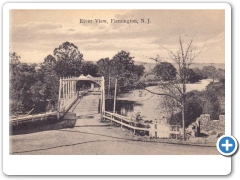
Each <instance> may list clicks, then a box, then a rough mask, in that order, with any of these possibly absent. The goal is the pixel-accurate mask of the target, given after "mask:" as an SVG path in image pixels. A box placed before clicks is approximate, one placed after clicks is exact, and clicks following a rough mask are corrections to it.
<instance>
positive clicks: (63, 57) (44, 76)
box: [9, 42, 144, 115]
mask: <svg viewBox="0 0 240 180" xmlns="http://www.w3.org/2000/svg"><path fill="white" fill-rule="evenodd" d="M9 58H10V114H11V115H18V114H21V113H23V114H26V113H28V112H29V111H30V110H32V109H33V108H34V111H32V113H40V112H45V111H50V110H56V107H57V101H58V89H59V79H60V77H68V76H77V77H78V76H80V75H81V74H83V75H85V76H86V75H88V74H90V75H91V76H94V77H99V76H104V77H105V83H106V85H105V88H106V90H108V89H110V91H111V92H112V91H113V89H114V85H115V79H116V78H117V79H118V92H122V91H128V90H130V89H132V88H133V87H135V86H136V84H137V83H138V81H139V79H140V77H141V76H142V75H143V74H144V66H142V65H135V64H134V60H133V59H134V58H133V57H131V56H130V53H129V52H126V51H120V52H118V53H117V54H116V55H114V56H113V57H112V59H109V58H102V59H100V60H99V61H97V63H93V62H91V61H85V60H84V59H83V54H82V53H80V51H79V50H78V47H77V46H76V45H74V44H73V43H70V42H64V43H62V44H61V45H60V46H59V47H57V48H55V49H54V51H53V54H52V55H48V56H46V57H45V58H44V60H43V62H42V63H40V64H35V63H34V64H27V63H21V62H20V59H21V57H20V56H19V55H17V53H16V52H12V53H10V55H9ZM109 84H110V88H108V86H109ZM87 85H89V82H78V83H77V88H78V90H79V89H80V88H81V87H82V86H85V87H86V86H87ZM111 92H109V93H111Z"/></svg>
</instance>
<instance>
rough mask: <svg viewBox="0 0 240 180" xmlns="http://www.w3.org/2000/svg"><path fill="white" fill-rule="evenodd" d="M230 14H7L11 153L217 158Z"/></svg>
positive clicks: (166, 11) (154, 11) (124, 11)
mask: <svg viewBox="0 0 240 180" xmlns="http://www.w3.org/2000/svg"><path fill="white" fill-rule="evenodd" d="M225 22H226V21H225V9H189V8H188V9H121V10H119V9H105V10H104V9H55V10H54V9H29V8H28V9H10V10H9V85H10V86H9V103H10V104H9V109H10V110H9V154H10V155H12V156H14V155H219V152H218V150H217V148H216V143H217V140H218V138H219V137H221V136H222V135H224V134H225V62H226V61H231V59H225V57H226V56H225V53H226V52H225V33H226V32H225V26H226V25H225Z"/></svg>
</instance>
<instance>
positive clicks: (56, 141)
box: [10, 97, 218, 155]
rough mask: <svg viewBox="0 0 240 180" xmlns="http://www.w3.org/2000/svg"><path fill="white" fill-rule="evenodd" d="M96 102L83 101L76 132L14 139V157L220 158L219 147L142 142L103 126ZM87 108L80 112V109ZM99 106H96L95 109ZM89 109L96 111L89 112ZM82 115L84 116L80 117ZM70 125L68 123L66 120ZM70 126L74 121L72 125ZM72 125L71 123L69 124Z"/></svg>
mask: <svg viewBox="0 0 240 180" xmlns="http://www.w3.org/2000/svg"><path fill="white" fill-rule="evenodd" d="M95 101H96V99H94V98H93V97H88V99H87V98H86V99H85V98H83V99H82V100H81V102H80V103H79V104H80V105H81V106H76V107H74V109H73V110H72V111H74V112H75V111H77V112H78V113H77V117H78V119H77V121H76V122H74V127H73V128H62V127H61V128H60V129H57V128H55V130H49V129H48V130H47V131H42V132H35V133H29V134H20V135H11V136H10V154H37V155H97V154H101V155H165V154H166V155H178V154H179V155H180V154H189V155H192V154H196V155H198V154H210V155H212V154H218V151H217V149H216V148H215V147H199V146H187V145H175V144H166V143H157V142H145V141H138V140H137V137H134V136H133V134H131V133H129V132H127V131H126V130H124V129H121V128H118V127H113V126H109V125H108V124H107V123H101V122H100V115H99V114H98V112H97V107H94V108H93V106H92V105H93V104H96V102H95ZM83 104H84V108H82V109H79V108H80V107H83ZM95 106H96V105H95ZM89 109H94V111H91V112H89V111H90V110H89ZM79 112H82V113H79ZM66 121H68V120H66ZM69 122H70V121H69ZM66 123H68V122H66Z"/></svg>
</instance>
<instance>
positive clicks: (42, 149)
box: [11, 140, 108, 154]
mask: <svg viewBox="0 0 240 180" xmlns="http://www.w3.org/2000/svg"><path fill="white" fill-rule="evenodd" d="M102 141H108V140H95V141H86V142H80V143H74V144H65V145H60V146H54V147H48V148H41V149H34V150H28V151H19V152H12V153H11V154H19V153H29V152H35V151H44V150H50V149H56V148H61V147H67V146H76V145H81V144H87V143H94V142H102Z"/></svg>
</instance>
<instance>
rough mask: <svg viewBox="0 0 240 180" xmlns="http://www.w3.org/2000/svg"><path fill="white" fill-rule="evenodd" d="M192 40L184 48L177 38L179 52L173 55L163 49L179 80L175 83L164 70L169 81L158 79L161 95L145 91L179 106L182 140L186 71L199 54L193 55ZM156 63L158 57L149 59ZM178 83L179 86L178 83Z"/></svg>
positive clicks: (158, 60) (180, 40)
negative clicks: (174, 101)
mask: <svg viewBox="0 0 240 180" xmlns="http://www.w3.org/2000/svg"><path fill="white" fill-rule="evenodd" d="M192 43H193V39H191V41H190V43H189V44H188V45H187V46H186V48H184V45H183V40H182V39H181V37H179V46H180V47H179V51H177V52H176V53H174V52H173V51H171V50H169V49H167V48H164V49H166V50H167V51H168V53H169V57H170V59H171V60H172V61H173V62H174V63H176V64H177V69H178V70H177V72H176V73H177V78H176V79H179V80H178V81H176V79H172V80H171V78H170V77H171V76H170V75H169V73H168V71H167V70H165V73H166V74H167V75H169V79H170V80H169V81H168V83H165V82H163V80H162V79H161V78H159V81H160V88H161V89H162V92H161V93H156V92H152V91H150V90H148V89H146V90H147V91H149V92H151V93H153V94H157V95H163V96H168V97H171V98H173V99H175V100H176V101H177V102H178V103H179V104H180V106H181V117H182V118H181V119H182V127H183V140H186V138H185V136H186V134H185V127H186V124H185V119H186V118H185V115H186V114H185V110H186V83H187V77H188V70H189V66H190V65H191V63H192V61H193V60H194V59H195V58H196V57H197V56H198V54H199V53H200V52H201V51H202V50H201V51H200V52H198V53H197V54H194V52H193V46H192ZM151 59H153V60H155V61H157V62H161V59H159V57H157V58H151ZM178 82H180V84H179V83H178Z"/></svg>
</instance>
